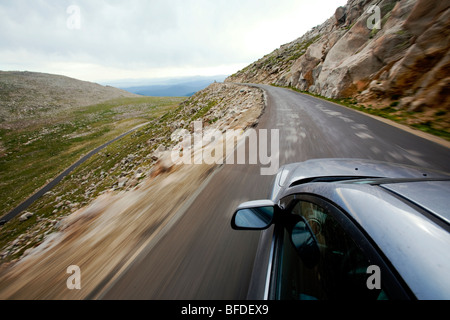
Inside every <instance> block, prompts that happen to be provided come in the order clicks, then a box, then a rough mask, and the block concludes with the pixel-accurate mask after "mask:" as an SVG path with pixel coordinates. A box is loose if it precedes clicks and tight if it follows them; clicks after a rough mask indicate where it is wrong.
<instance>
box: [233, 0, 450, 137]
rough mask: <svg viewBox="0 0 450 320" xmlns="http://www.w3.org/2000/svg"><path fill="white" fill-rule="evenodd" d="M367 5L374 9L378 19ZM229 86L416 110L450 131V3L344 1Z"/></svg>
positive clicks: (442, 128)
mask: <svg viewBox="0 0 450 320" xmlns="http://www.w3.org/2000/svg"><path fill="white" fill-rule="evenodd" d="M371 6H377V8H379V11H378V12H379V16H378V17H379V18H380V19H379V20H375V18H376V14H377V11H376V10H378V9H376V10H375V11H373V10H369V8H370V7H371ZM377 21H379V22H380V25H378V26H377V25H376V24H375V22H377ZM376 27H379V28H376ZM227 81H230V82H256V83H267V84H276V85H280V86H290V87H294V88H297V89H299V90H302V91H308V92H311V93H314V94H318V95H321V96H325V97H327V98H335V99H342V98H352V99H354V101H355V100H356V101H357V103H360V104H363V105H370V106H373V107H375V108H385V107H392V108H395V109H396V110H404V111H406V112H416V113H421V114H422V115H423V117H425V118H426V119H425V120H423V121H428V122H429V121H434V120H436V117H438V118H439V127H440V128H439V129H441V130H447V131H449V129H450V120H449V116H448V114H449V112H450V89H449V88H450V2H448V1H439V0H431V1H430V0H349V1H348V2H347V5H346V6H344V7H339V8H337V10H336V12H335V14H334V16H332V17H330V18H329V19H328V20H327V21H325V22H324V23H323V24H321V25H320V26H317V27H314V28H313V29H312V30H310V31H309V32H307V33H306V34H305V35H303V36H302V37H300V38H298V39H296V40H294V41H293V42H291V43H288V44H285V45H283V46H281V47H280V48H279V49H276V50H275V51H273V52H272V53H270V54H268V55H266V56H264V57H263V58H261V59H260V60H258V61H256V62H255V63H253V64H251V65H249V66H248V67H246V68H244V69H243V70H241V71H239V72H237V73H236V74H234V75H232V76H231V77H229V78H228V79H227Z"/></svg>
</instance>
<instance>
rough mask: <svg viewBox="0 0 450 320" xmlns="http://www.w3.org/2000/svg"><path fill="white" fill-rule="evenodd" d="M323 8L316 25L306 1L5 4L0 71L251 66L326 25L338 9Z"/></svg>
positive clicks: (16, 0)
mask: <svg viewBox="0 0 450 320" xmlns="http://www.w3.org/2000/svg"><path fill="white" fill-rule="evenodd" d="M325 2H327V3H328V4H329V5H328V6H329V7H330V8H329V9H328V11H327V12H315V13H316V14H317V13H321V14H322V16H323V17H324V18H318V19H320V20H319V21H316V22H315V23H314V24H313V23H312V22H311V21H309V20H308V19H310V17H309V16H310V15H311V14H310V13H308V14H304V13H303V12H301V9H302V8H305V10H306V9H307V6H308V5H309V4H308V3H310V1H301V0H258V1H257V0H213V1H212V0H127V1H123V0H122V1H119V0H110V1H107V0H95V1H88V0H78V1H69V0H63V1H61V0H47V1H44V0H3V1H2V2H0V40H1V41H0V69H3V70H5V69H7V68H13V67H16V68H17V67H20V66H23V68H27V67H28V68H39V67H41V68H44V65H47V66H49V65H56V64H57V65H58V66H60V67H61V66H64V65H66V68H67V70H69V69H72V70H74V69H76V66H82V65H95V66H99V67H103V68H111V69H117V70H119V69H120V70H125V69H127V70H143V69H155V68H157V69H164V68H193V69H195V68H206V67H214V66H218V65H237V64H245V63H250V62H252V61H254V60H255V59H257V58H259V57H260V56H262V55H264V54H266V53H268V52H267V50H273V49H275V48H276V47H277V46H279V45H281V44H283V43H285V42H287V41H291V40H294V39H295V38H296V37H298V36H300V35H301V34H302V33H304V32H305V31H307V29H309V28H311V27H312V26H314V25H316V24H319V23H322V22H323V21H324V20H325V19H326V18H328V17H329V16H330V15H331V14H332V12H334V9H335V7H337V6H338V5H339V4H336V1H334V0H333V1H331V0H327V1H325ZM341 2H343V3H345V1H343V0H342V1H341ZM330 3H332V4H331V5H330ZM70 5H76V6H77V7H78V8H79V9H80V14H81V15H80V17H81V20H80V26H81V28H80V29H79V30H72V29H70V28H68V26H67V20H68V19H69V18H71V15H70V14H68V13H67V8H68V7H69V6H70ZM315 11H317V9H316V10H315ZM301 16H304V19H298V20H297V17H301ZM303 20H304V21H303ZM297 25H298V31H297V32H295V31H296V30H295V29H294V30H292V29H293V27H292V26H297ZM272 30H273V31H274V33H273V34H270V35H269V34H268V33H272ZM293 32H294V33H295V36H294V33H293ZM287 37H289V38H287ZM24 60H25V61H24ZM61 68H62V69H64V68H63V67H61ZM80 72H81V71H80ZM85 73H86V77H94V75H91V76H88V73H89V72H88V71H87V70H86V72H85ZM96 76H97V77H98V75H96Z"/></svg>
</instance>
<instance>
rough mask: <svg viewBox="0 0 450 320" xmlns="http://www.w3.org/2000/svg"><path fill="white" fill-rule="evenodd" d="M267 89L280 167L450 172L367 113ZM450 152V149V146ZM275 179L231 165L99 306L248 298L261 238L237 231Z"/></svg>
mask: <svg viewBox="0 0 450 320" xmlns="http://www.w3.org/2000/svg"><path fill="white" fill-rule="evenodd" d="M255 86H258V87H260V88H262V89H263V90H265V92H266V95H267V108H266V111H265V113H264V115H263V116H262V117H261V119H260V122H259V125H258V127H257V128H256V129H278V130H279V137H280V149H279V151H280V152H279V164H280V166H281V165H283V164H286V163H291V162H298V161H305V160H308V159H312V158H337V157H339V158H342V157H345V158H366V159H375V160H384V161H391V162H397V163H404V164H410V165H419V166H422V167H426V168H434V169H438V170H444V171H448V172H450V161H449V159H450V148H449V147H447V146H445V143H443V144H444V145H441V144H438V143H435V142H432V141H429V140H427V139H424V138H422V137H420V136H417V135H415V134H412V133H410V132H408V131H405V130H402V129H399V128H398V127H396V126H392V125H390V124H387V123H385V122H384V121H380V120H377V119H374V118H373V117H370V116H367V115H364V114H362V113H360V112H357V111H354V110H351V109H348V108H345V107H342V106H339V105H336V104H333V103H329V102H327V101H324V100H321V99H317V98H314V97H311V96H308V95H304V94H300V93H297V92H294V91H291V90H288V89H284V88H277V87H272V86H266V85H255ZM447 145H448V144H447ZM272 180H273V176H264V175H261V174H260V166H259V165H223V166H221V167H218V169H217V170H216V171H215V173H214V174H213V176H212V177H211V178H210V179H209V180H208V181H207V182H206V183H205V184H204V186H203V188H202V189H201V190H199V192H198V195H196V197H195V199H193V201H192V202H191V203H190V205H189V206H187V207H186V208H185V209H184V210H183V212H180V213H179V214H178V215H177V216H178V217H179V218H178V219H177V220H176V221H175V222H174V223H173V224H172V226H171V228H170V229H169V230H167V232H165V234H164V235H162V236H161V237H160V238H159V239H158V240H157V242H153V243H149V244H148V245H147V246H146V247H144V248H142V249H141V250H140V253H139V254H138V255H137V257H136V258H135V259H133V261H130V262H129V263H128V265H127V268H125V269H124V271H123V272H121V273H120V274H117V275H115V276H114V277H113V279H114V281H110V282H109V283H107V284H105V285H104V287H102V288H98V290H97V292H95V293H93V295H92V296H91V298H99V299H169V300H172V299H188V300H190V299H207V300H209V299H217V300H223V299H245V298H246V294H247V289H248V285H249V279H250V274H251V271H252V268H253V262H254V258H255V252H256V247H257V243H258V239H259V235H260V233H259V232H253V231H248V232H242V231H234V230H232V229H231V228H230V219H231V216H232V214H233V211H234V209H235V208H236V206H237V205H238V204H239V203H241V202H243V201H248V200H256V199H264V198H267V196H268V193H269V192H270V188H271V183H272Z"/></svg>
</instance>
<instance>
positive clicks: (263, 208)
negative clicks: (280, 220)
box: [231, 200, 276, 230]
mask: <svg viewBox="0 0 450 320" xmlns="http://www.w3.org/2000/svg"><path fill="white" fill-rule="evenodd" d="M275 206H276V205H275V203H274V202H273V201H271V200H256V201H249V202H244V203H242V204H241V205H239V207H237V209H236V211H235V213H234V215H233V218H232V219H231V227H232V228H233V229H234V230H264V229H267V228H269V227H270V226H271V225H272V222H273V220H274V216H275Z"/></svg>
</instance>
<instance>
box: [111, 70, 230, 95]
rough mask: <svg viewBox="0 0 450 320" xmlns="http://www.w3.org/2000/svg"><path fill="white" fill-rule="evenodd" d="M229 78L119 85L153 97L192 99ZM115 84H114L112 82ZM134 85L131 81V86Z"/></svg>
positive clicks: (171, 80) (217, 77)
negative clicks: (195, 94) (215, 83)
mask: <svg viewBox="0 0 450 320" xmlns="http://www.w3.org/2000/svg"><path fill="white" fill-rule="evenodd" d="M226 77H227V76H223V75H219V76H211V77H200V76H199V77H186V78H178V79H161V80H159V81H158V80H151V79H150V80H141V81H140V83H139V85H127V84H126V83H122V84H119V85H117V87H118V88H121V89H123V90H126V91H129V92H132V93H135V94H139V95H144V96H153V97H190V96H192V95H193V94H194V93H196V92H198V91H200V90H203V89H205V88H206V87H208V86H209V85H210V84H212V83H214V82H223V81H224V80H225V78H226ZM112 83H114V82H112ZM131 83H133V82H132V81H130V84H131Z"/></svg>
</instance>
